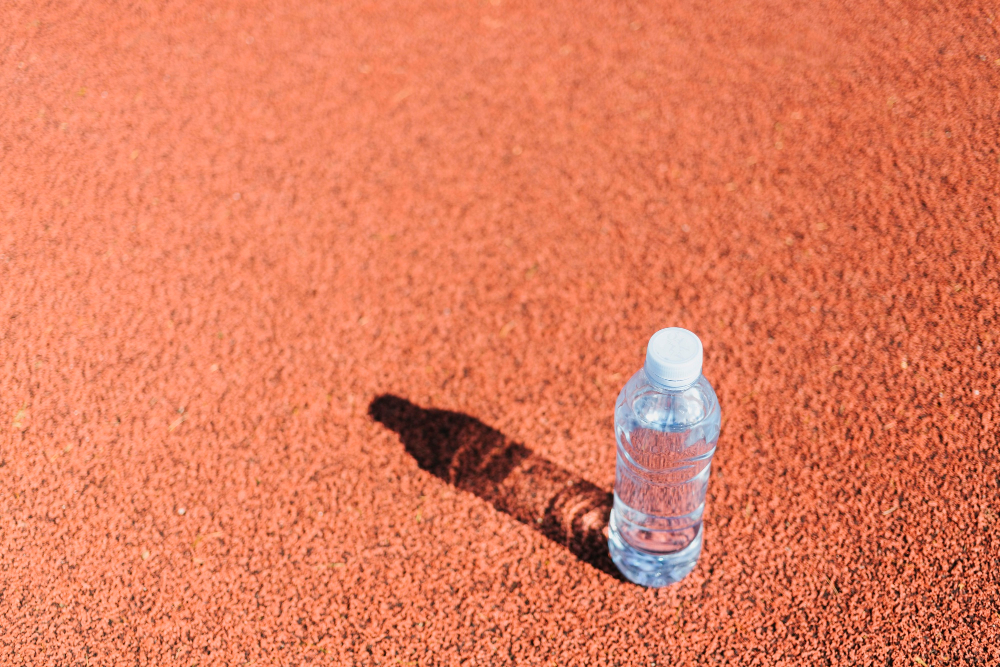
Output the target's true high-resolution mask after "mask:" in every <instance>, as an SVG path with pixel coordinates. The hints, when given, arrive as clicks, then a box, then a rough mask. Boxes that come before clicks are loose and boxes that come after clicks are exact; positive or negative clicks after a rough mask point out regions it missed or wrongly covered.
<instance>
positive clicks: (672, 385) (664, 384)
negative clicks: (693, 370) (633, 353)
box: [643, 366, 701, 394]
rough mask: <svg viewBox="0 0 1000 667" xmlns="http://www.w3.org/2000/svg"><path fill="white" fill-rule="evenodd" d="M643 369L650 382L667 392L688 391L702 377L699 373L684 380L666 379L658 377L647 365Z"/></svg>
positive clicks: (659, 389)
mask: <svg viewBox="0 0 1000 667" xmlns="http://www.w3.org/2000/svg"><path fill="white" fill-rule="evenodd" d="M643 371H644V372H645V374H646V380H647V381H648V382H649V384H651V385H652V386H653V387H655V388H656V389H657V390H658V391H661V392H663V393H665V394H678V393H680V392H682V391H686V390H688V389H690V388H691V387H693V386H694V385H695V384H696V383H697V382H698V379H699V378H700V377H701V373H699V374H698V375H696V376H695V377H693V378H685V379H683V380H666V379H664V378H660V377H656V376H655V375H653V374H652V373H650V372H649V370H648V369H646V368H645V366H644V367H643Z"/></svg>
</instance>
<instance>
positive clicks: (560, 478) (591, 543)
mask: <svg viewBox="0 0 1000 667" xmlns="http://www.w3.org/2000/svg"><path fill="white" fill-rule="evenodd" d="M368 414H369V415H371V417H372V419H374V420H375V421H377V422H380V423H382V424H383V425H385V426H386V427H388V428H390V429H391V430H393V431H395V432H396V433H398V434H399V437H400V439H401V440H402V442H403V446H404V447H405V448H406V451H407V452H409V454H410V455H411V456H412V457H413V458H414V459H416V461H417V465H419V466H420V467H421V468H423V469H424V470H426V471H427V472H429V473H431V474H432V475H434V476H435V477H438V478H439V479H442V480H444V481H445V482H448V483H449V484H451V485H453V486H455V487H456V488H459V489H462V490H463V491H469V492H471V493H474V494H476V495H477V496H479V497H480V498H482V499H483V500H485V501H487V502H488V503H490V504H491V505H493V507H495V508H497V509H498V510H500V511H501V512H506V513H507V514H509V515H510V516H512V517H514V518H515V519H517V520H518V521H520V522H521V523H523V524H525V525H528V526H531V527H532V528H534V529H535V530H537V531H538V532H540V533H541V534H542V535H544V536H545V537H547V538H549V539H550V540H552V541H554V542H557V543H559V544H561V545H563V546H564V547H566V548H567V549H568V550H569V551H570V552H571V553H572V554H573V555H574V556H576V557H577V558H579V559H580V560H582V561H584V562H585V563H589V564H590V565H592V566H594V567H596V568H597V569H599V570H602V571H603V572H606V573H608V574H611V575H613V576H615V577H616V578H619V579H621V575H620V574H619V573H618V570H617V568H615V566H614V563H612V562H611V558H610V557H609V556H608V546H607V538H606V537H605V536H604V527H605V526H607V525H608V515H609V513H610V512H611V502H612V496H611V494H610V493H608V492H607V491H604V490H602V489H600V488H599V487H597V486H595V485H594V484H591V483H590V482H588V481H587V480H585V479H581V478H579V477H577V476H575V475H573V474H572V473H571V472H569V471H567V470H564V469H563V468H560V467H559V466H557V465H556V464H554V463H552V462H551V461H549V460H547V459H544V458H542V457H541V456H539V455H538V454H535V453H534V452H532V451H531V450H530V449H528V448H527V447H525V446H524V445H522V444H520V443H517V442H513V441H511V440H510V439H508V438H507V437H506V436H504V434H503V433H501V432H500V431H497V430H496V429H493V428H490V427H489V426H487V425H486V424H484V423H482V422H481V421H479V420H478V419H475V418H474V417H470V416H469V415H465V414H462V413H460V412H449V411H447V410H434V409H427V408H421V407H419V406H417V405H414V404H413V403H411V402H409V401H407V400H405V399H403V398H399V397H398V396H391V395H384V396H379V397H378V398H376V399H375V400H374V401H372V403H371V405H370V406H368Z"/></svg>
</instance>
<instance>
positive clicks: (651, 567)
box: [608, 521, 704, 588]
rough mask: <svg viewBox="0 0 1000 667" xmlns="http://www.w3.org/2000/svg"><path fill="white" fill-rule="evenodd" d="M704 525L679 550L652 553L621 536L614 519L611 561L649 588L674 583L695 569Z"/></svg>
mask: <svg viewBox="0 0 1000 667" xmlns="http://www.w3.org/2000/svg"><path fill="white" fill-rule="evenodd" d="M703 533H704V526H703V525H702V526H699V527H698V533H697V535H695V537H694V539H693V540H691V544H689V545H687V546H686V547H684V548H683V549H681V550H680V551H675V552H674V553H670V554H653V553H649V552H647V551H642V550H640V549H636V548H635V547H633V546H632V545H631V544H629V543H628V542H626V541H625V540H624V539H622V536H621V534H619V532H618V530H617V527H616V526H615V522H614V521H611V523H610V525H609V526H608V551H610V552H611V560H612V561H614V564H615V566H617V567H618V570H619V571H620V572H621V573H622V574H623V575H625V578H626V579H628V580H629V581H631V582H632V583H634V584H639V585H640V586H646V587H648V588H661V587H663V586H668V585H670V584H675V583H677V582H678V581H680V580H681V579H683V578H684V577H686V576H687V575H688V574H690V573H691V570H693V569H694V566H695V565H696V564H697V563H698V557H699V556H701V543H702V535H703Z"/></svg>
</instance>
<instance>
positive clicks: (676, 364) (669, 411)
mask: <svg viewBox="0 0 1000 667" xmlns="http://www.w3.org/2000/svg"><path fill="white" fill-rule="evenodd" d="M702 358H703V349H702V345H701V340H699V338H698V337H697V336H696V335H695V334H693V333H691V332H690V331H687V330H686V329H680V328H676V327H671V328H669V329H663V330H661V331H657V332H656V333H655V334H653V337H652V338H650V339H649V345H648V347H647V348H646V364H645V366H643V368H642V369H640V370H639V371H638V372H636V374H635V375H633V376H632V378H631V379H630V380H629V381H628V382H626V383H625V386H624V387H623V388H622V390H621V393H620V394H619V395H618V401H617V402H616V403H615V440H616V441H617V443H618V458H617V462H616V465H615V494H614V506H613V508H612V510H611V518H610V521H609V525H608V549H609V550H610V551H611V559H612V560H613V561H614V563H615V565H617V566H618V569H619V570H621V572H622V574H624V575H625V577H626V578H628V579H629V580H630V581H633V582H635V583H637V584H641V585H643V586H650V587H654V588H657V587H660V586H666V585H667V584H672V583H674V582H677V581H680V580H681V579H683V578H684V577H686V576H687V575H688V573H690V572H691V570H693V569H694V566H695V563H697V562H698V556H700V555H701V544H702V514H703V512H704V510H705V491H706V490H707V488H708V476H709V471H710V469H711V465H712V455H713V454H715V445H716V443H717V442H718V440H719V428H720V425H721V423H722V413H721V411H720V408H719V399H718V398H717V397H716V396H715V391H714V390H713V389H712V385H710V384H709V383H708V380H706V379H705V376H703V375H702V374H701V366H702Z"/></svg>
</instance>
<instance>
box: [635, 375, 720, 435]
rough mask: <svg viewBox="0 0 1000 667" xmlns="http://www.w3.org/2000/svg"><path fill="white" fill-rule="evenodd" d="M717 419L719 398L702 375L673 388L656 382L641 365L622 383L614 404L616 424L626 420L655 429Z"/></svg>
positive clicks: (672, 428)
mask: <svg viewBox="0 0 1000 667" xmlns="http://www.w3.org/2000/svg"><path fill="white" fill-rule="evenodd" d="M720 421H721V410H720V406H719V399H718V397H717V396H716V394H715V390H714V389H713V388H712V385H711V384H710V383H709V381H708V380H707V379H706V378H705V376H704V375H701V376H699V378H698V379H697V380H696V381H695V383H694V384H692V385H691V386H690V387H687V388H686V389H682V390H677V391H672V390H664V389H662V388H660V387H657V386H655V385H654V384H653V383H652V382H650V381H649V379H648V378H647V377H646V373H645V371H644V370H643V369H641V368H640V369H639V370H638V371H637V372H636V373H635V375H633V376H632V377H631V378H630V379H629V381H628V382H626V383H625V386H624V387H622V390H621V392H620V393H619V395H618V400H617V402H616V404H615V422H617V423H618V425H619V426H625V425H626V424H625V423H626V422H627V423H628V424H629V425H631V426H633V427H643V428H647V429H652V430H657V431H684V430H687V429H689V428H691V427H694V426H697V425H699V424H702V423H705V422H720ZM629 430H631V429H629Z"/></svg>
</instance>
